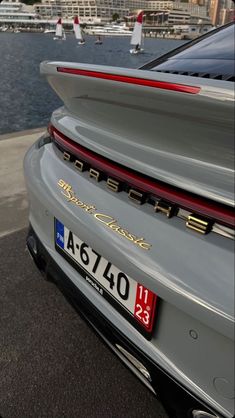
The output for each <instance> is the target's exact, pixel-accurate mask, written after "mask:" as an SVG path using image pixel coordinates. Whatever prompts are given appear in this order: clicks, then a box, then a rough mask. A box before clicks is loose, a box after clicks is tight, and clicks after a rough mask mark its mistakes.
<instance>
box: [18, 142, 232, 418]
mask: <svg viewBox="0 0 235 418" xmlns="http://www.w3.org/2000/svg"><path fill="white" fill-rule="evenodd" d="M25 175H26V182H27V187H28V190H29V196H30V202H31V204H30V221H31V223H32V225H33V227H34V229H35V231H36V233H37V234H38V236H39V237H40V239H41V240H42V242H43V243H44V245H46V247H47V249H48V251H49V252H50V254H51V255H52V257H53V258H54V259H55V260H56V261H57V262H58V264H59V265H60V266H61V267H62V268H63V269H64V270H65V272H66V273H67V274H68V275H69V277H70V278H71V279H72V280H73V281H74V283H75V284H76V285H77V286H78V287H79V288H80V289H81V290H82V291H83V292H84V293H85V294H86V295H87V296H88V297H89V299H90V300H91V301H92V302H93V303H94V304H95V305H96V306H97V307H98V308H99V309H100V310H101V311H102V312H103V313H104V314H105V315H106V316H108V318H109V319H110V320H111V321H112V322H113V323H114V324H115V326H117V327H118V328H119V329H121V331H122V332H123V333H124V334H125V335H127V336H128V338H130V339H131V340H132V341H133V342H134V343H135V344H137V345H138V346H139V347H140V348H141V350H143V351H144V352H145V353H146V354H148V355H149V356H150V357H151V358H153V359H154V360H155V361H156V362H157V363H158V364H160V365H161V366H162V367H164V369H165V370H167V371H168V372H169V373H170V374H171V375H172V376H174V377H175V378H177V380H178V381H180V382H181V383H182V384H184V385H186V386H187V387H188V388H189V389H190V390H192V392H193V393H195V394H197V395H198V396H200V397H201V398H202V399H203V400H204V401H207V402H208V403H209V404H210V405H211V406H213V407H214V408H215V409H216V410H219V411H220V412H223V413H224V414H225V416H228V417H231V416H232V410H233V409H232V408H233V401H232V400H231V399H225V398H221V396H220V395H218V393H217V392H216V390H215V389H214V386H213V384H212V383H211V382H212V381H213V379H214V378H215V377H217V376H218V373H219V372H221V370H220V369H218V364H221V361H222V364H223V366H222V371H223V377H224V378H226V379H227V380H229V381H231V379H232V376H231V364H232V361H233V360H232V355H231V354H232V352H233V325H234V323H233V316H234V305H233V290H234V288H233V280H232V277H233V276H232V274H233V252H232V250H233V242H232V241H231V240H228V239H226V238H223V237H219V236H216V235H215V234H210V235H208V236H205V237H204V236H201V235H198V234H196V233H194V232H192V231H189V230H186V229H185V228H184V225H183V224H182V223H180V222H181V221H180V220H179V219H177V218H173V219H171V220H168V219H166V218H165V217H164V216H162V215H156V214H154V213H153V212H152V211H151V208H148V207H147V205H146V206H142V207H138V206H136V205H135V204H132V203H130V201H129V200H128V198H127V197H126V195H125V194H118V196H117V195H116V194H114V193H112V192H109V191H107V189H106V188H105V185H104V184H102V183H99V185H98V186H97V184H96V183H94V182H93V181H92V180H90V179H89V178H88V174H87V173H83V174H81V175H79V174H78V172H77V171H76V170H75V169H73V168H72V166H71V164H70V163H65V162H64V161H63V159H62V155H61V153H60V152H59V151H58V150H57V149H56V148H55V147H54V146H53V145H47V146H45V147H44V148H43V149H40V150H37V149H31V150H30V151H29V152H28V155H27V156H26V160H25ZM60 178H63V179H64V180H66V181H67V182H69V183H70V184H71V185H72V186H73V188H74V191H75V192H76V194H77V196H79V197H80V199H81V200H83V201H85V202H87V203H92V204H95V206H96V207H97V209H98V210H99V211H100V212H102V213H106V214H110V215H111V216H113V217H115V219H117V220H118V221H119V223H120V224H121V225H123V227H126V228H127V229H128V230H129V231H131V232H133V233H136V234H139V235H141V236H142V235H143V236H144V237H145V238H146V240H147V241H148V242H150V243H151V244H152V248H151V250H149V251H144V250H141V249H139V248H136V247H135V246H134V245H133V244H132V243H129V242H128V241H127V240H124V239H123V238H121V237H120V236H118V235H116V234H114V233H112V232H111V231H109V230H108V229H106V228H105V227H104V226H103V225H102V224H99V223H97V222H95V221H94V220H93V219H92V218H91V217H89V215H88V214H87V213H86V212H84V211H82V210H81V209H79V208H78V207H76V206H75V205H71V204H70V205H69V204H68V203H67V202H66V201H65V200H64V199H63V197H62V195H61V190H60V189H59V188H58V187H57V186H56V183H57V181H58V180H59V179H60ZM54 216H56V217H57V218H58V219H60V220H61V221H62V222H63V223H64V224H65V225H66V226H67V227H68V228H70V229H71V230H72V231H73V232H74V233H76V234H77V235H78V236H79V237H80V238H81V239H82V240H84V241H85V242H86V243H87V244H88V245H90V246H92V247H93V248H94V249H95V250H96V251H98V252H99V253H101V254H102V255H103V256H104V257H105V258H106V259H108V260H110V261H111V262H113V263H114V264H115V265H116V266H118V267H119V268H120V269H122V270H123V271H124V272H125V273H127V274H128V275H129V276H130V277H132V278H135V279H136V280H137V281H139V282H141V283H143V284H144V285H145V286H147V287H148V288H150V289H151V290H153V291H155V292H156V293H157V294H158V295H159V296H160V297H161V298H162V299H163V300H164V303H163V308H162V311H161V312H160V315H159V319H158V323H159V327H160V328H159V329H158V330H157V332H155V335H154V339H153V340H152V341H151V342H147V341H146V340H145V339H144V338H143V337H142V336H141V335H139V333H138V332H137V331H135V330H134V329H133V327H132V326H131V325H130V324H128V323H127V322H126V321H125V320H123V319H122V317H121V316H120V315H119V314H118V313H117V312H116V311H115V310H114V309H113V308H112V307H111V306H110V305H109V304H108V303H107V302H106V301H104V300H103V299H100V296H99V295H98V294H97V293H96V292H95V291H94V289H93V288H91V287H90V286H89V285H88V284H87V283H86V282H85V280H84V279H82V278H81V277H80V276H79V275H78V274H77V273H76V272H75V271H74V270H73V269H72V268H71V267H70V266H69V265H68V264H67V263H65V262H64V260H62V259H61V257H60V256H59V255H58V254H57V253H56V252H55V250H54V235H53V217H54ZM169 237H170V239H169ZM164 312H165V313H164ZM182 318H183V322H182ZM162 323H164V324H165V323H166V324H167V326H166V329H164V325H162ZM183 323H184V325H183ZM182 327H183V329H184V331H182ZM192 328H193V329H195V330H196V331H197V332H198V334H199V336H200V344H199V346H200V351H199V353H200V356H199V357H198V360H197V361H196V360H195V361H194V363H192V364H191V365H190V358H192V355H193V352H191V353H190V352H189V351H188V349H189V346H190V344H191V343H192V342H191V340H192V339H191V338H190V337H189V336H188V333H189V331H190V329H192ZM182 332H184V334H185V338H186V339H187V340H188V341H190V343H189V344H186V345H185V343H182V344H181V343H180V340H181V334H182ZM167 333H169V338H167ZM209 333H210V334H211V335H213V340H211V342H210V347H211V350H212V349H213V347H214V344H215V345H216V346H217V347H218V349H217V348H216V350H214V352H213V353H212V354H211V358H210V362H208V358H207V357H206V353H207V352H208V338H206V335H207V334H208V335H209ZM186 334H187V336H186ZM169 339H171V344H169ZM177 347H178V348H177ZM223 347H227V348H226V350H227V353H228V354H227V355H226V356H224V348H223ZM203 350H204V351H203ZM221 353H222V358H221ZM184 357H185V362H184V361H183V358H184ZM186 360H187V361H186ZM217 363H218V364H217ZM199 365H201V366H200V368H199ZM217 369H218V371H217ZM233 384H234V383H233V381H231V385H233Z"/></svg>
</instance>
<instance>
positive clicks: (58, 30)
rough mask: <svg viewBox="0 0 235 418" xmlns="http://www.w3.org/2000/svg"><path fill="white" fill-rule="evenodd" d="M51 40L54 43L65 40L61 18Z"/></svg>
mask: <svg viewBox="0 0 235 418" xmlns="http://www.w3.org/2000/svg"><path fill="white" fill-rule="evenodd" d="M53 39H54V41H58V40H62V41H65V40H66V35H65V31H64V29H63V26H62V20H61V18H59V20H58V22H57V23H56V30H55V36H54V38H53Z"/></svg>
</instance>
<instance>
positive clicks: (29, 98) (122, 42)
mask: <svg viewBox="0 0 235 418" xmlns="http://www.w3.org/2000/svg"><path fill="white" fill-rule="evenodd" d="M66 35H67V36H66V41H54V40H53V37H54V33H48V34H44V33H17V34H16V33H8V32H1V33H0V39H1V42H0V56H1V66H0V80H1V82H0V86H1V101H0V113H1V118H0V134H6V133H9V132H15V131H22V130H25V129H34V128H38V127H40V126H47V124H48V122H49V118H50V113H51V112H52V110H54V109H55V108H56V107H59V106H60V105H61V102H60V100H59V98H58V97H57V96H56V95H55V93H54V92H53V91H52V89H51V88H50V87H49V85H48V84H47V83H46V81H45V80H44V79H43V78H42V77H41V76H40V74H39V65H40V62H41V61H44V60H49V59H51V60H60V61H70V62H71V61H72V62H83V63H94V64H107V65H112V66H121V67H129V68H138V67H140V66H141V65H143V64H144V63H146V62H148V61H150V60H151V59H153V58H154V57H155V56H156V55H161V54H163V53H165V52H167V51H169V50H171V49H173V48H176V47H177V46H178V45H182V44H183V43H184V42H185V41H180V40H170V39H154V38H146V39H145V51H144V53H143V54H139V55H134V56H133V55H131V54H130V53H129V50H130V37H126V36H116V37H111V36H106V37H103V44H102V45H95V37H94V36H91V35H85V41H86V43H85V45H78V41H77V40H76V39H75V36H74V34H73V33H72V32H71V33H66ZM16 97H17V100H16Z"/></svg>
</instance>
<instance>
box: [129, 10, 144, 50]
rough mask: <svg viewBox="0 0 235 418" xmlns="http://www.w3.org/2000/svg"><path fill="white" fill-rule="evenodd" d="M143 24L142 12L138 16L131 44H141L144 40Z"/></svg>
mask: <svg viewBox="0 0 235 418" xmlns="http://www.w3.org/2000/svg"><path fill="white" fill-rule="evenodd" d="M142 25H143V12H140V13H139V14H138V16H137V19H136V22H135V26H134V30H133V33H132V37H131V45H139V46H140V45H141V42H142Z"/></svg>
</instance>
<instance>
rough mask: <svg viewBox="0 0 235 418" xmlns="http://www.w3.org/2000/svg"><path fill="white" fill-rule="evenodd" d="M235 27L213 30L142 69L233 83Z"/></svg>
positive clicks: (230, 25) (232, 25)
mask: <svg viewBox="0 0 235 418" xmlns="http://www.w3.org/2000/svg"><path fill="white" fill-rule="evenodd" d="M234 58H235V52H234V24H233V23H232V24H229V25H227V26H224V27H223V28H219V29H217V30H214V31H212V32H211V33H209V34H206V35H204V36H202V37H200V38H198V39H196V40H194V41H192V42H189V43H187V44H186V45H183V46H181V47H180V48H177V49H176V50H173V51H171V52H170V53H168V54H166V55H164V56H162V57H160V58H158V59H156V60H154V61H152V62H151V63H148V64H146V65H145V66H143V67H142V68H141V69H146V70H147V69H148V70H152V71H160V72H168V73H173V74H184V75H193V76H198V77H200V76H201V77H207V78H218V79H219V78H220V79H226V80H231V81H234Z"/></svg>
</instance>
